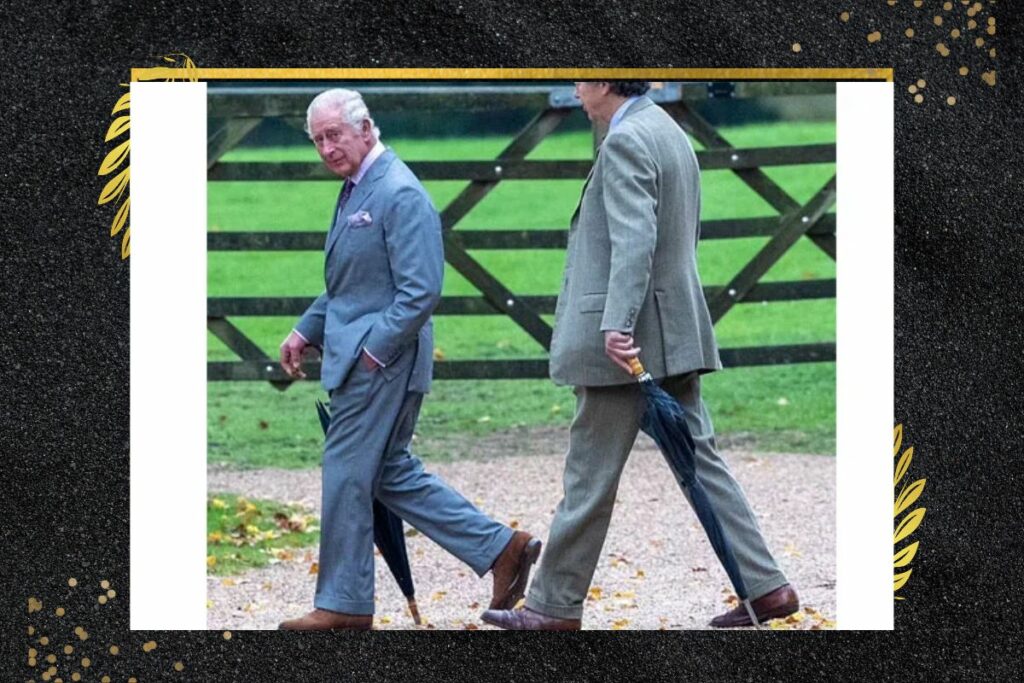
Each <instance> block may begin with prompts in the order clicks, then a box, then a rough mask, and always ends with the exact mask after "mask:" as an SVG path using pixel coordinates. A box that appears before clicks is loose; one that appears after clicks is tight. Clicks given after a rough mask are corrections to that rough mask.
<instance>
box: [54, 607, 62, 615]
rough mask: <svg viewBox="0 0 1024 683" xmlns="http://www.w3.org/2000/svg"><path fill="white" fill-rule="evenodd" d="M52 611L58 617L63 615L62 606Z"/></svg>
mask: <svg viewBox="0 0 1024 683" xmlns="http://www.w3.org/2000/svg"><path fill="white" fill-rule="evenodd" d="M53 613H54V614H56V615H57V616H58V617H62V616H64V608H63V607H58V608H57V609H55V610H53Z"/></svg>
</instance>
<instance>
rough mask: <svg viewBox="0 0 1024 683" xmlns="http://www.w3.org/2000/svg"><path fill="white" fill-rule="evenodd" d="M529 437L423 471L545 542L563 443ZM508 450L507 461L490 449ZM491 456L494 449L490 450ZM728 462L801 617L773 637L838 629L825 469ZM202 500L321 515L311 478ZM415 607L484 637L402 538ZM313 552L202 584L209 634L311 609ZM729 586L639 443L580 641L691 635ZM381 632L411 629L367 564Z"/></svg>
mask: <svg viewBox="0 0 1024 683" xmlns="http://www.w3.org/2000/svg"><path fill="white" fill-rule="evenodd" d="M545 437H546V438H544V439H542V440H541V441H542V442H543V444H542V445H538V440H537V439H531V448H530V449H529V450H530V451H531V452H533V453H537V452H538V451H540V452H542V453H544V454H532V455H500V456H497V457H494V456H490V457H486V458H485V459H462V460H454V461H451V462H447V463H429V464H428V469H430V470H431V471H433V472H435V473H437V474H438V475H440V476H441V477H443V478H444V479H445V480H446V481H448V482H449V483H450V484H452V485H453V486H455V488H456V489H458V490H459V491H460V492H462V493H463V494H464V495H466V496H467V497H469V498H470V499H471V500H474V501H475V502H476V504H477V505H478V506H479V507H481V508H482V509H483V510H484V511H485V512H487V513H488V514H490V515H492V516H494V517H495V518H496V519H498V520H499V521H501V522H504V523H506V524H510V525H512V526H515V527H518V528H520V529H524V530H528V531H530V532H531V533H532V534H534V535H537V536H539V537H540V538H541V539H545V538H546V537H547V533H548V525H549V524H550V522H551V517H552V514H553V512H554V509H555V506H556V505H557V504H558V501H559V499H560V498H561V473H562V462H563V452H564V443H563V442H564V441H565V439H566V434H565V433H564V431H562V432H557V433H552V434H550V435H545ZM498 450H504V449H498ZM490 452H493V451H490ZM724 455H725V458H726V459H727V461H728V462H729V464H730V466H731V467H732V469H733V472H734V474H735V475H736V477H737V478H738V479H739V481H740V482H741V483H742V485H743V487H744V489H745V490H746V492H747V495H748V497H749V498H750V501H751V505H752V506H753V507H754V510H755V511H756V512H757V514H758V517H759V520H760V522H761V526H762V529H763V530H764V531H765V533H766V534H767V537H768V542H769V545H770V547H771V548H772V549H773V551H774V552H775V554H776V557H777V558H778V560H779V562H780V564H781V565H782V569H783V571H785V572H786V574H787V576H788V577H789V579H790V581H791V582H792V583H793V585H794V586H795V587H796V588H797V590H798V592H799V594H800V598H801V603H802V605H803V606H804V607H805V608H806V609H805V610H804V611H803V612H802V613H801V615H800V616H799V617H798V618H797V619H798V620H797V619H792V620H791V621H790V623H782V622H776V623H775V624H774V627H776V628H794V629H804V628H829V627H833V626H834V622H832V621H831V620H833V619H835V550H836V549H835V459H834V458H832V457H828V456H816V455H791V454H754V453H750V452H745V451H740V450H727V451H725V452H724ZM208 487H209V490H210V491H211V492H230V493H238V494H242V495H246V496H250V497H254V498H271V499H276V500H279V501H284V502H299V503H303V504H305V505H306V506H308V507H309V508H310V509H311V510H316V511H317V512H319V504H320V471H319V470H318V469H317V470H308V471H294V470H247V471H237V470H226V469H211V470H210V471H209V473H208ZM406 541H407V544H408V550H409V559H410V563H411V564H412V570H413V578H414V580H415V582H416V590H417V602H418V604H419V609H420V612H421V614H422V615H423V617H424V619H425V620H426V621H427V622H428V624H429V625H428V626H426V628H439V629H465V628H469V629H473V628H481V629H489V628H490V627H489V626H487V625H485V624H483V623H482V622H481V621H480V620H479V616H480V613H481V612H482V611H483V609H484V608H485V607H486V605H487V602H488V601H489V599H490V590H491V582H490V575H488V576H485V577H484V578H483V579H479V578H477V577H476V575H475V574H473V572H472V571H471V570H470V569H469V568H468V567H466V566H465V565H463V564H461V563H460V562H459V561H458V560H456V559H455V558H454V557H452V556H450V555H448V554H447V553H446V552H444V551H443V550H442V549H441V548H440V547H438V546H437V545H435V544H434V543H433V542H432V541H430V540H429V539H427V538H425V537H424V536H423V535H422V534H419V533H417V532H415V531H407V539H406ZM315 559H316V549H315V548H314V549H311V550H310V551H308V552H307V551H304V550H303V551H299V552H297V553H296V557H295V558H294V559H293V560H288V561H282V562H279V563H276V564H273V565H271V566H269V567H267V568H265V569H260V570H255V571H251V572H248V573H246V574H244V575H242V576H237V577H230V578H227V579H225V578H224V577H209V578H208V580H207V597H208V599H209V600H210V601H212V604H211V605H210V607H209V609H208V616H207V625H208V627H209V628H211V629H217V630H220V629H228V630H238V629H273V628H276V627H277V623H278V622H279V621H281V620H282V619H286V618H290V617H294V616H298V615H301V614H304V613H305V612H306V611H308V610H309V609H311V607H312V597H313V589H314V585H315V579H316V577H315V576H314V575H312V574H311V573H310V566H311V565H312V563H313V561H314V560H315ZM731 592H732V591H731V587H730V584H729V581H728V578H727V577H726V575H725V572H724V571H723V570H722V569H721V567H720V565H719V563H718V561H717V558H716V557H715V555H714V551H713V550H712V549H711V546H710V544H709V543H708V542H707V540H706V537H705V535H704V532H703V530H702V529H701V528H700V526H699V523H698V522H697V519H696V516H695V515H694V514H693V512H692V511H691V510H690V508H689V506H688V505H686V502H685V500H684V498H683V495H682V493H681V491H680V490H679V489H678V487H677V485H676V483H675V481H674V480H673V479H672V477H671V476H669V471H668V467H667V465H666V464H665V462H664V460H663V459H662V457H661V455H660V453H658V451H657V450H656V448H655V446H654V444H653V443H652V442H651V441H649V440H647V439H646V437H642V438H641V440H640V441H638V443H637V446H636V447H635V449H634V451H633V454H632V455H631V457H630V460H629V462H628V463H627V465H626V469H625V472H624V473H623V476H622V481H621V484H620V486H619V492H618V499H617V503H616V506H615V513H614V516H613V518H612V523H611V528H610V530H609V533H608V538H607V541H606V542H605V547H604V550H603V555H602V559H601V562H600V563H599V565H598V567H597V573H596V575H595V576H594V582H593V584H592V588H591V595H590V598H589V599H588V601H587V605H586V611H585V613H584V622H583V626H584V628H590V629H663V628H670V629H700V628H706V627H707V623H708V621H709V620H710V618H711V617H712V616H713V615H715V614H717V613H719V612H722V611H724V610H725V609H727V608H728V606H729V605H728V604H727V601H728V599H729V597H730V595H731ZM208 604H209V603H208ZM377 605H378V608H377V615H376V618H375V622H376V625H377V628H380V629H407V628H415V627H414V625H413V623H412V620H411V618H409V616H408V614H407V611H406V607H405V598H404V597H403V596H402V594H401V593H400V592H399V590H398V588H397V586H396V585H395V582H394V579H393V578H392V577H391V575H390V573H389V572H388V570H387V566H386V565H385V564H384V562H383V560H381V559H379V558H378V561H377Z"/></svg>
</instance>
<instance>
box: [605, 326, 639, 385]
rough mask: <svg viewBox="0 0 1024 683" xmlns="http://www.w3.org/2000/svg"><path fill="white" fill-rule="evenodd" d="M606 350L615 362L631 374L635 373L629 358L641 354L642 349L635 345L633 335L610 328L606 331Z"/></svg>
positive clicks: (606, 353)
mask: <svg viewBox="0 0 1024 683" xmlns="http://www.w3.org/2000/svg"><path fill="white" fill-rule="evenodd" d="M604 352H605V355H606V356H608V357H609V358H611V359H612V362H613V363H615V364H616V365H618V366H619V367H620V368H622V369H623V370H625V371H626V372H628V373H629V374H630V375H632V374H633V369H632V368H630V367H629V359H630V358H636V357H637V356H638V355H639V354H640V349H638V348H637V347H635V346H633V335H631V334H625V333H623V332H616V331H615V330H608V331H607V332H605V333H604Z"/></svg>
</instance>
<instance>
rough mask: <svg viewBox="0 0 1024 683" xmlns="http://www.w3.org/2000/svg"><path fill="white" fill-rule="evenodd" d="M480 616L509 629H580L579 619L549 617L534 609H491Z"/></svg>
mask: <svg viewBox="0 0 1024 683" xmlns="http://www.w3.org/2000/svg"><path fill="white" fill-rule="evenodd" d="M480 618H481V619H482V620H483V621H484V623H485V624H490V625H491V626H497V627H498V628H503V629H507V630H509V631H579V630H580V620H579V619H559V618H557V617H549V616H548V615H546V614H541V613H540V612H534V611H533V610H532V609H529V608H523V609H502V610H497V609H489V610H487V611H486V612H484V613H483V614H482V615H481V616H480Z"/></svg>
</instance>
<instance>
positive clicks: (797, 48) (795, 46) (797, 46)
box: [793, 43, 803, 52]
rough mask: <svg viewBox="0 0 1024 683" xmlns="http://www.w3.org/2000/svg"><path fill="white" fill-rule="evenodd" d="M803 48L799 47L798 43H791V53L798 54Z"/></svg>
mask: <svg viewBox="0 0 1024 683" xmlns="http://www.w3.org/2000/svg"><path fill="white" fill-rule="evenodd" d="M802 49H803V48H802V47H800V43H793V52H800V50H802Z"/></svg>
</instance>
